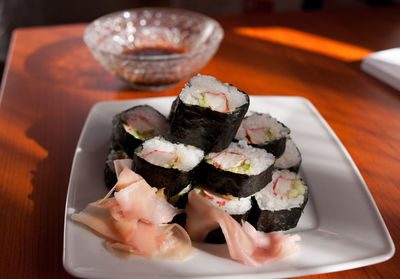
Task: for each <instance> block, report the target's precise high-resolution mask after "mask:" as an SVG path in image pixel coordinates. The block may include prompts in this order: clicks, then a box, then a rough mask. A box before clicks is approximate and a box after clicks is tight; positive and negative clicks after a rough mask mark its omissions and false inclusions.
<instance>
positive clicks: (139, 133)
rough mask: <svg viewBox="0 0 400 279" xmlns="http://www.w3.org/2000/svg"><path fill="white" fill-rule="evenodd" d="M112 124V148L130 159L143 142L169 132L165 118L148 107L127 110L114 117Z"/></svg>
mask: <svg viewBox="0 0 400 279" xmlns="http://www.w3.org/2000/svg"><path fill="white" fill-rule="evenodd" d="M112 123H113V133H112V140H111V146H112V148H113V149H122V150H124V151H125V152H126V153H127V154H128V155H129V156H130V157H132V156H133V152H134V150H135V149H136V147H138V146H139V145H140V144H141V143H142V142H143V141H145V140H147V139H149V138H151V137H153V136H159V135H165V134H166V133H167V132H168V130H169V123H168V121H167V119H166V118H165V116H164V115H162V114H161V113H160V112H158V111H157V110H156V109H154V108H153V107H151V106H148V105H141V106H135V107H132V108H130V109H127V110H125V111H123V112H121V113H119V114H117V115H115V116H114V118H113V121H112Z"/></svg>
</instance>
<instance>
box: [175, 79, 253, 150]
mask: <svg viewBox="0 0 400 279" xmlns="http://www.w3.org/2000/svg"><path fill="white" fill-rule="evenodd" d="M248 107H249V96H248V95H247V94H246V93H244V92H241V91H239V90H238V89H237V88H236V87H234V86H232V85H229V84H226V83H222V82H220V81H219V80H217V79H216V78H214V77H211V76H202V75H197V76H195V77H193V78H192V79H191V80H190V81H189V82H188V83H187V84H186V85H185V87H184V88H183V89H182V91H181V93H180V94H179V96H178V98H177V100H175V102H174V103H173V105H172V110H171V113H170V121H171V129H170V134H169V138H170V139H171V140H173V141H178V142H181V143H185V144H190V145H193V146H196V147H198V148H200V149H202V150H204V151H205V152H210V151H215V152H218V151H221V150H223V149H224V148H226V147H227V146H228V145H229V144H230V143H231V141H232V139H233V137H234V136H235V134H236V131H237V129H238V128H239V126H240V123H241V121H242V119H243V117H244V115H245V114H246V112H247V110H248Z"/></svg>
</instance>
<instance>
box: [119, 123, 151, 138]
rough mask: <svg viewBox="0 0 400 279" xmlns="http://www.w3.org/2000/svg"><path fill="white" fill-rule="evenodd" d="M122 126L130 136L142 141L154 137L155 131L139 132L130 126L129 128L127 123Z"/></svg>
mask: <svg viewBox="0 0 400 279" xmlns="http://www.w3.org/2000/svg"><path fill="white" fill-rule="evenodd" d="M122 126H123V127H124V130H125V131H126V132H127V133H128V134H130V135H132V136H134V137H135V138H137V139H140V140H142V141H145V140H147V139H148V138H150V137H152V136H154V130H147V131H143V132H139V131H137V130H134V129H133V128H131V127H130V126H128V125H127V124H126V123H125V122H123V123H122Z"/></svg>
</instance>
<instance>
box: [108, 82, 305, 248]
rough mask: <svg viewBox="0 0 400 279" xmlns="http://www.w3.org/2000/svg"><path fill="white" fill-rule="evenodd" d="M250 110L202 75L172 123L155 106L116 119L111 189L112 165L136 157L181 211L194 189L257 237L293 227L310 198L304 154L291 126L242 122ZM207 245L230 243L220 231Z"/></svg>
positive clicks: (137, 165) (261, 118)
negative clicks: (303, 168)
mask: <svg viewBox="0 0 400 279" xmlns="http://www.w3.org/2000/svg"><path fill="white" fill-rule="evenodd" d="M248 108H249V97H248V95H247V94H246V93H244V92H242V91H240V90H238V89H237V88H236V87H234V86H233V85H230V84H227V83H222V82H220V81H219V80H217V79H216V78H214V77H211V76H202V75H197V76H195V77H193V78H192V79H191V80H190V81H189V82H188V83H187V84H186V85H185V87H184V88H183V89H182V91H181V93H180V94H179V96H178V97H177V98H176V99H175V101H174V102H173V104H172V106H171V110H170V113H169V116H168V120H167V119H166V118H165V117H164V116H163V115H161V114H160V113H159V112H157V111H156V110H155V109H154V108H152V107H150V106H137V107H133V108H130V109H128V110H126V111H123V112H121V113H119V114H117V115H116V116H115V117H114V119H113V135H112V140H111V148H110V154H109V156H108V158H107V161H106V170H105V181H106V184H107V186H108V187H112V186H113V185H114V184H115V182H113V181H112V180H111V179H110V178H108V177H109V176H110V175H113V169H112V166H111V165H112V161H113V160H115V159H119V158H132V159H133V163H132V170H133V171H135V172H137V173H139V174H140V175H141V176H143V178H144V179H145V180H146V181H147V182H148V183H149V184H150V185H151V186H153V187H157V188H159V189H160V191H159V192H160V195H163V196H164V197H165V198H166V199H167V200H168V201H169V202H170V203H172V204H174V205H175V206H177V207H180V208H184V207H185V203H186V202H187V194H188V192H189V191H191V190H194V191H196V193H197V194H199V195H202V196H203V197H205V198H207V199H208V200H209V201H210V202H211V203H212V204H213V205H214V206H216V207H219V208H221V209H222V210H224V211H225V212H227V213H228V214H230V215H231V216H232V217H233V218H234V219H235V220H237V221H238V222H239V223H240V222H242V221H248V222H250V223H251V224H252V225H253V226H255V227H256V229H258V230H262V231H265V232H270V231H277V230H287V229H290V228H293V227H295V226H296V225H297V222H298V220H299V218H300V216H301V213H302V211H303V209H304V206H305V204H306V202H307V199H308V198H307V195H308V189H307V186H306V185H305V184H304V182H303V181H302V180H301V179H300V177H299V176H298V175H297V172H298V170H299V168H300V164H301V155H300V152H299V149H298V148H297V146H296V144H295V143H294V141H293V140H292V139H291V138H290V130H289V128H288V127H286V126H285V125H284V124H282V123H281V122H279V121H278V120H276V119H275V118H273V117H272V116H270V115H269V114H261V113H249V114H247V116H246V117H245V115H246V113H247V110H248ZM114 177H115V170H114ZM113 183H114V184H113ZM181 221H182V220H181ZM183 223H184V222H183ZM206 241H208V242H212V243H221V242H224V241H225V239H224V237H223V234H222V232H221V230H220V229H219V228H216V229H215V230H212V231H210V232H209V234H208V236H207V239H206Z"/></svg>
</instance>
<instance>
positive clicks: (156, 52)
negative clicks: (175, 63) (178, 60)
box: [122, 47, 185, 56]
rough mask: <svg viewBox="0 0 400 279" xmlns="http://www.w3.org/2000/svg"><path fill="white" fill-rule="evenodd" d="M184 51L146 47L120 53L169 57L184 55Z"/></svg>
mask: <svg viewBox="0 0 400 279" xmlns="http://www.w3.org/2000/svg"><path fill="white" fill-rule="evenodd" d="M184 52H185V50H183V49H178V48H167V47H165V48H163V47H146V48H139V49H127V50H125V51H123V52H122V54H126V55H130V54H133V55H143V56H152V55H169V54H177V53H184Z"/></svg>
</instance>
